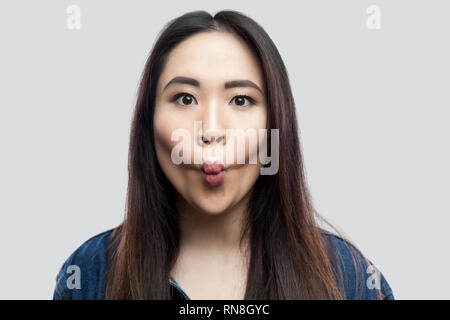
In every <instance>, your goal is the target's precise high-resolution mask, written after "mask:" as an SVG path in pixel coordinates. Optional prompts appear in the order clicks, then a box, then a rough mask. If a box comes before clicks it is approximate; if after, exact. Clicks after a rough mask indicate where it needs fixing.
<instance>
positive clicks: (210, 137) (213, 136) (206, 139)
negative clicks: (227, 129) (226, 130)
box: [202, 134, 225, 145]
mask: <svg viewBox="0 0 450 320" xmlns="http://www.w3.org/2000/svg"><path fill="white" fill-rule="evenodd" d="M217 136H218V137H217ZM216 137H217V139H216ZM222 140H224V141H225V139H224V136H223V134H218V135H216V134H211V135H208V136H202V142H203V144H206V145H208V144H211V143H214V142H216V143H221V142H222Z"/></svg>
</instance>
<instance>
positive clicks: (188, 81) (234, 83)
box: [164, 77, 263, 93]
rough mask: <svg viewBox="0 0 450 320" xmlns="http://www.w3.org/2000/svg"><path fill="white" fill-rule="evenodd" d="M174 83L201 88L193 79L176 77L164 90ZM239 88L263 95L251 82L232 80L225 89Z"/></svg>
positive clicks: (226, 84) (226, 83)
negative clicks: (252, 90)
mask: <svg viewBox="0 0 450 320" xmlns="http://www.w3.org/2000/svg"><path fill="white" fill-rule="evenodd" d="M174 83H183V84H189V85H191V86H194V87H200V82H198V80H195V79H193V78H188V77H175V78H173V79H172V80H170V81H169V82H168V83H167V84H166V86H165V87H164V89H166V88H167V87H168V86H169V85H171V84H174ZM238 87H250V88H255V89H256V90H258V91H259V92H261V93H263V91H262V90H261V88H260V87H258V86H257V85H256V84H255V83H254V82H252V81H250V80H232V81H227V82H225V89H231V88H238Z"/></svg>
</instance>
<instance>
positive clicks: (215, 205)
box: [154, 31, 267, 214]
mask: <svg viewBox="0 0 450 320" xmlns="http://www.w3.org/2000/svg"><path fill="white" fill-rule="evenodd" d="M173 79H175V80H173ZM177 79H178V80H180V79H181V81H177ZM236 80H239V81H236ZM242 80H244V81H242ZM264 88H265V84H264V79H263V75H262V71H261V68H260V65H259V62H258V59H257V57H256V56H255V55H254V53H253V52H252V50H251V49H250V48H249V47H248V45H247V44H246V43H245V42H244V41H243V40H241V39H240V38H238V37H237V36H235V35H233V34H231V33H228V32H215V31H214V32H202V33H198V34H195V35H193V36H191V37H189V38H188V39H186V40H184V41H183V42H181V43H179V44H178V45H177V46H176V47H175V48H174V49H173V50H172V51H171V52H170V54H169V56H168V58H167V61H166V64H165V66H164V69H163V71H162V73H161V76H160V78H159V80H158V84H157V89H156V90H157V92H156V100H155V114H154V130H155V131H154V135H155V148H156V153H157V158H158V161H159V164H160V166H161V168H162V170H163V172H164V173H165V175H166V176H167V178H168V179H169V181H170V182H171V183H172V185H173V186H174V187H175V189H176V190H177V191H178V193H179V194H180V195H181V197H182V198H183V199H184V200H185V201H186V202H187V203H188V204H189V205H191V206H192V207H193V208H195V209H197V210H200V211H201V212H204V213H207V214H218V213H221V212H224V211H226V210H228V209H231V208H233V207H234V206H235V205H237V204H239V203H242V202H241V201H242V200H243V199H244V198H246V196H247V198H248V195H250V193H249V191H250V190H251V189H252V187H253V185H254V183H255V181H256V179H257V178H258V176H259V174H260V168H261V163H260V161H259V158H258V160H257V161H256V163H255V162H252V161H249V157H250V156H252V155H255V154H257V150H258V147H257V145H255V144H254V143H249V137H248V136H247V137H244V139H245V146H244V149H240V148H238V147H237V145H238V144H239V142H238V140H239V139H236V140H235V143H234V146H233V144H232V143H231V136H230V135H229V134H228V133H227V130H229V129H242V130H244V131H241V133H242V132H251V130H250V131H245V130H247V129H253V130H254V132H255V133H256V137H258V136H257V134H258V132H259V129H266V122H267V106H266V98H265V92H264V90H265V89H264ZM196 121H201V125H200V126H199V125H198V124H199V122H197V125H196V124H195V122H196ZM177 129H178V130H179V129H184V130H185V131H184V132H187V133H189V141H190V146H191V150H190V151H191V152H190V153H188V152H187V151H188V150H187V149H186V148H185V149H183V151H182V152H179V153H177V154H180V155H181V156H183V157H184V158H190V159H191V164H186V163H181V164H176V163H174V161H173V160H172V159H173V157H172V150H174V148H176V146H177V145H180V143H181V142H182V138H179V137H178V138H177V139H174V141H172V133H173V132H174V131H175V130H177ZM208 132H209V133H212V134H213V135H215V138H216V139H214V138H211V139H209V140H208V139H207V140H206V141H203V140H202V138H201V137H202V136H205V135H206V134H207V133H208ZM235 132H239V131H235ZM220 136H222V137H223V138H222V139H220V138H219V137H220ZM217 138H219V139H217ZM257 141H258V143H259V142H260V141H259V139H257ZM194 147H198V149H197V150H200V162H199V161H198V159H199V158H198V157H197V158H195V157H194ZM227 154H231V155H233V156H232V157H231V158H226V157H227ZM197 155H198V154H197ZM244 158H245V161H244V163H242V159H244ZM230 159H231V160H232V161H230ZM238 159H241V160H239V161H238ZM205 161H206V162H209V163H211V162H215V161H216V162H219V163H221V164H223V165H224V170H223V171H222V173H221V174H220V175H223V178H222V179H219V180H217V179H214V178H217V177H218V176H213V175H205V173H204V172H203V170H202V169H203V168H204V167H203V166H202V163H203V162H205ZM207 176H208V177H210V178H211V177H212V179H208V178H205V177H207ZM214 180H215V181H214Z"/></svg>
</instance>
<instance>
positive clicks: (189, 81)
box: [163, 77, 200, 90]
mask: <svg viewBox="0 0 450 320" xmlns="http://www.w3.org/2000/svg"><path fill="white" fill-rule="evenodd" d="M174 83H184V84H190V85H191V86H194V87H200V83H199V82H198V81H197V80H195V79H192V78H188V77H175V78H173V79H172V80H170V81H169V82H168V83H167V84H166V86H165V87H164V89H166V88H167V87H168V86H169V85H171V84H174ZM164 89H163V90H164Z"/></svg>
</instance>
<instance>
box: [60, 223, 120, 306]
mask: <svg viewBox="0 0 450 320" xmlns="http://www.w3.org/2000/svg"><path fill="white" fill-rule="evenodd" d="M113 230H114V229H110V230H107V231H104V232H102V233H99V234H97V235H95V236H93V237H91V238H89V239H88V240H86V241H85V242H83V243H82V244H81V245H80V246H79V247H78V248H77V249H76V250H75V251H74V252H73V253H72V254H71V255H70V256H69V257H68V258H67V259H66V261H64V263H63V265H62V267H61V269H60V270H59V272H58V274H57V276H56V286H55V290H54V293H53V299H54V300H77V299H86V300H88V299H89V300H91V299H103V298H104V288H105V267H106V255H107V247H108V244H109V237H110V235H111V233H112V232H113Z"/></svg>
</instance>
